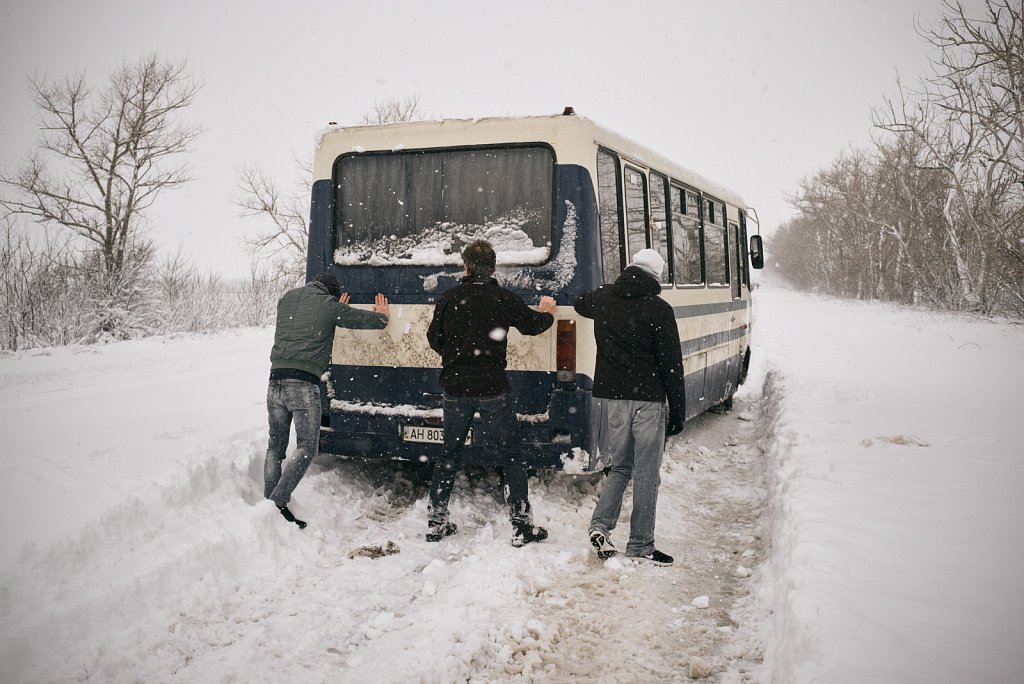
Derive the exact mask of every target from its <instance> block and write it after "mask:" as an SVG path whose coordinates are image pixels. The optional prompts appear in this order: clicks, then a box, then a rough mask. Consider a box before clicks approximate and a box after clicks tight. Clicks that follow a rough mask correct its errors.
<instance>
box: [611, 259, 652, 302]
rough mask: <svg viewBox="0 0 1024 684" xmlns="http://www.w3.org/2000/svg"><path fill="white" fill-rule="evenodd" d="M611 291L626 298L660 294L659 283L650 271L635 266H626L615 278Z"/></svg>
mask: <svg viewBox="0 0 1024 684" xmlns="http://www.w3.org/2000/svg"><path fill="white" fill-rule="evenodd" d="M612 291H613V292H614V293H615V294H616V295H618V296H619V297H626V298H628V299H632V298H637V297H647V296H650V295H657V294H661V283H659V282H658V281H657V280H655V279H654V276H652V275H651V274H650V273H648V272H646V271H645V270H643V269H642V268H639V267H637V266H627V267H626V269H625V270H623V271H622V273H621V274H619V277H618V278H616V279H615V284H614V285H612Z"/></svg>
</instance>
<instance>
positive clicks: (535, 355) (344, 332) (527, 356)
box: [331, 304, 555, 371]
mask: <svg viewBox="0 0 1024 684" xmlns="http://www.w3.org/2000/svg"><path fill="white" fill-rule="evenodd" d="M357 308H360V309H366V310H369V309H370V307H369V306H368V305H360V306H358V307H357ZM433 315H434V307H433V305H428V306H422V305H408V304H404V305H395V304H392V305H391V320H390V321H388V327H387V328H385V329H384V330H352V329H349V328H338V329H337V331H336V333H335V335H334V348H333V350H332V354H331V363H335V364H341V365H347V366H391V367H396V368H399V367H401V368H440V367H441V357H440V356H438V355H437V353H436V352H434V350H433V349H431V348H430V345H429V344H427V328H428V327H429V326H430V320H431V318H432V317H433ZM554 339H555V338H554V331H553V330H548V331H547V332H544V333H543V334H541V335H535V336H532V337H528V336H525V335H521V334H519V333H518V332H517V331H516V330H515V329H513V330H511V331H509V336H508V370H541V371H553V370H554V344H555V343H554Z"/></svg>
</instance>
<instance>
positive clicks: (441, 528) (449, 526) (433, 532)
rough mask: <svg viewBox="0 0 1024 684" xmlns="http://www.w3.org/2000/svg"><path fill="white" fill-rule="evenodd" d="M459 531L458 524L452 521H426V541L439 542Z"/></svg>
mask: <svg viewBox="0 0 1024 684" xmlns="http://www.w3.org/2000/svg"><path fill="white" fill-rule="evenodd" d="M458 531H459V526H458V525H456V524H455V523H453V522H443V523H427V541H428V542H439V541H441V540H442V539H444V538H445V537H449V536H451V535H453V534H455V533H456V532H458Z"/></svg>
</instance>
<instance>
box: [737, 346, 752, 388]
mask: <svg viewBox="0 0 1024 684" xmlns="http://www.w3.org/2000/svg"><path fill="white" fill-rule="evenodd" d="M749 370H750V348H749V347H747V353H745V354H744V355H743V363H742V364H740V377H739V383H738V384H739V385H742V384H743V383H745V382H746V381H747V371H749Z"/></svg>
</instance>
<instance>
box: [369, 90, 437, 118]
mask: <svg viewBox="0 0 1024 684" xmlns="http://www.w3.org/2000/svg"><path fill="white" fill-rule="evenodd" d="M425 118H427V116H426V114H424V113H423V111H422V110H421V109H420V95H419V93H414V94H412V95H408V96H406V97H404V98H394V97H393V98H390V99H388V100H383V101H377V102H374V103H373V108H372V109H370V111H368V112H366V113H365V114H363V118H362V120H361V123H364V124H386V123H400V122H402V121H419V120H422V119H425Z"/></svg>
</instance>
